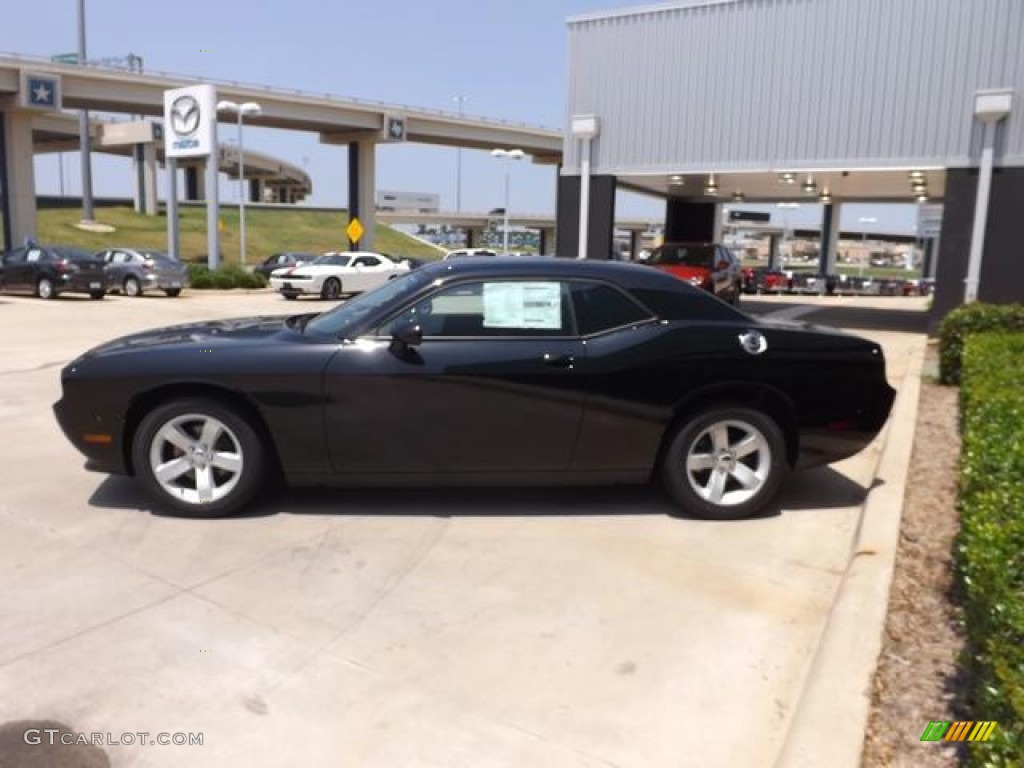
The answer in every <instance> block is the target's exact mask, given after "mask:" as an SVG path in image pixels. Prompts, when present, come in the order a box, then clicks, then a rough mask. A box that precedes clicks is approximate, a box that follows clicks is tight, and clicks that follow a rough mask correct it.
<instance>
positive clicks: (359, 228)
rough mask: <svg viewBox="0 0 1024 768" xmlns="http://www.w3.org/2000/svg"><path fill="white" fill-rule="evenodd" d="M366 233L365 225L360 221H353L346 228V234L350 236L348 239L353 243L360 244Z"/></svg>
mask: <svg viewBox="0 0 1024 768" xmlns="http://www.w3.org/2000/svg"><path fill="white" fill-rule="evenodd" d="M365 231H366V230H364V229H363V225H362V224H360V223H359V219H352V221H350V222H349V223H348V226H347V227H346V228H345V234H346V235H348V239H349V240H351V241H352V242H353V243H358V242H359V241H360V240H362V238H363V234H364V232H365Z"/></svg>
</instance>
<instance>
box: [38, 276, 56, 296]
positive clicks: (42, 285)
mask: <svg viewBox="0 0 1024 768" xmlns="http://www.w3.org/2000/svg"><path fill="white" fill-rule="evenodd" d="M36 296H38V297H39V298H40V299H56V298H57V286H55V285H54V284H53V280H51V279H50V278H48V277H40V278H39V279H38V280H37V281H36Z"/></svg>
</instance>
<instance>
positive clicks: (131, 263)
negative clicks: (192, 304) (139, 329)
mask: <svg viewBox="0 0 1024 768" xmlns="http://www.w3.org/2000/svg"><path fill="white" fill-rule="evenodd" d="M96 257H97V258H99V259H102V260H103V263H104V264H105V265H106V272H107V281H108V284H109V289H110V291H111V292H119V293H123V294H124V295H125V296H142V295H143V294H144V293H145V292H146V291H152V290H157V291H163V292H164V293H166V294H167V295H168V296H170V297H172V298H173V297H175V296H178V295H180V294H181V289H182V288H184V287H185V285H186V284H187V283H188V270H187V268H186V266H185V264H183V263H182V262H180V261H178V260H177V259H175V258H172V257H171V256H168V255H167V254H166V253H164V252H163V251H151V250H137V249H135V248H111V249H109V250H106V251H100V252H99V253H97V254H96Z"/></svg>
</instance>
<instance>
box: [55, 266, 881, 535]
mask: <svg viewBox="0 0 1024 768" xmlns="http://www.w3.org/2000/svg"><path fill="white" fill-rule="evenodd" d="M61 381H62V385H63V395H62V397H61V399H60V401H59V402H57V403H56V404H55V405H54V411H55V413H56V416H57V419H58V421H59V423H60V426H61V428H62V429H63V431H64V433H65V434H66V435H67V437H68V439H69V440H70V441H71V442H72V443H73V444H74V445H75V447H77V448H78V449H79V450H80V451H81V452H82V453H83V454H85V456H86V457H87V459H88V462H87V466H88V467H89V468H90V469H94V470H97V471H100V472H107V473H116V474H130V475H134V476H135V477H136V478H137V479H138V480H139V481H140V482H141V483H142V485H144V486H145V487H146V488H148V489H149V491H150V492H151V494H152V495H153V496H154V497H155V499H156V500H157V501H158V503H160V504H161V505H163V506H165V507H169V508H170V509H172V510H173V511H175V512H177V513H178V514H184V515H191V516H218V515H226V514H229V513H231V512H234V511H236V510H238V509H240V508H242V507H243V506H245V505H246V503H248V502H250V501H251V500H252V499H253V497H254V496H255V495H256V494H257V493H258V492H259V491H260V488H261V486H262V485H263V484H264V481H265V480H266V479H267V478H268V476H270V475H272V474H274V473H279V475H280V476H283V478H284V479H285V480H286V481H287V482H289V483H291V484H295V485H335V486H355V485H360V486H396V485H418V486H426V485H454V486H468V485H482V484H498V485H505V486H508V485H511V484H533V485H544V484H604V483H645V482H648V481H650V480H651V479H652V478H654V477H659V478H660V479H661V481H662V482H663V483H664V485H665V487H666V488H667V490H668V492H669V493H670V494H671V495H672V497H673V498H674V499H675V501H676V502H678V506H679V509H680V511H681V512H684V513H687V514H690V515H696V516H700V517H705V518H712V519H735V518H742V517H746V516H749V515H753V514H755V513H757V512H758V511H759V510H762V509H763V508H764V507H765V505H766V504H767V503H768V502H769V501H770V500H771V498H772V497H773V495H774V494H775V492H776V491H777V490H778V488H779V484H780V483H781V482H782V480H783V478H784V477H785V476H786V474H787V472H789V471H790V470H791V469H796V468H801V467H805V466H810V465H815V464H822V463H828V462H833V461H837V460H839V459H843V458H845V457H847V456H851V455H852V454H855V453H857V452H858V451H860V450H862V449H863V448H864V447H865V446H866V445H867V444H868V443H869V442H870V441H871V440H872V439H873V438H874V437H875V435H876V434H877V433H878V432H879V430H880V429H881V428H882V426H883V425H884V424H885V421H886V420H887V418H888V416H889V411H890V408H891V407H892V403H893V398H894V395H895V392H894V391H893V390H892V388H891V387H890V386H889V385H888V383H887V381H886V376H885V360H884V357H883V354H882V350H881V348H880V347H879V345H878V344H875V343H874V342H871V341H868V340H866V339H863V338H859V337H857V336H853V335H850V334H847V333H844V332H841V331H837V330H831V329H826V328H818V327H812V326H804V325H801V324H796V323H788V324H786V323H781V322H780V323H774V322H768V321H764V320H757V319H754V318H751V317H749V316H747V315H745V314H743V313H742V312H740V311H738V310H737V309H734V308H733V307H731V306H729V305H727V304H726V303H725V302H723V301H720V300H719V299H717V298H715V297H714V296H712V295H710V294H708V293H707V292H705V291H701V290H699V289H697V288H694V287H692V286H690V285H689V284H687V283H686V282H684V281H682V280H679V279H677V278H675V277H673V276H671V275H669V274H666V273H664V272H660V271H658V270H653V269H650V268H649V267H645V266H640V265H634V264H624V263H615V262H596V261H576V260H569V259H542V258H489V259H458V260H453V261H446V262H440V263H436V264H432V265H430V266H425V267H423V268H421V269H417V270H415V271H412V272H409V273H408V274H406V275H403V276H401V277H399V278H397V279H395V280H392V281H390V282H388V283H386V284H385V285H383V286H381V287H380V288H378V289H377V290H374V291H372V292H369V293H366V294H363V295H361V296H358V297H357V298H354V299H351V300H350V301H348V302H346V303H345V304H343V305H341V306H339V307H337V308H335V309H332V310H330V311H328V312H324V313H320V314H303V315H294V316H290V317H257V318H247V319H240V320H221V321H215V322H209V323H193V324H187V325H177V326H173V327H169V328H165V329H161V330H156V331H147V332H145V333H136V334H133V335H130V336H125V337H123V338H120V339H116V340H114V341H111V342H109V343H107V344H104V345H102V346H99V347H97V348H95V349H93V350H91V351H89V352H86V353H85V354H84V355H82V356H81V357H79V358H78V359H76V360H74V361H73V362H71V363H70V364H69V365H68V366H66V367H65V368H64V369H63V371H62V373H61Z"/></svg>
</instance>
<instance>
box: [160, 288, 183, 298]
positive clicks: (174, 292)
mask: <svg viewBox="0 0 1024 768" xmlns="http://www.w3.org/2000/svg"><path fill="white" fill-rule="evenodd" d="M164 293H166V294H167V295H168V296H170V297H171V298H172V299H176V298H177V297H178V296H180V295H181V288H168V289H167V290H166V291H164Z"/></svg>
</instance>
